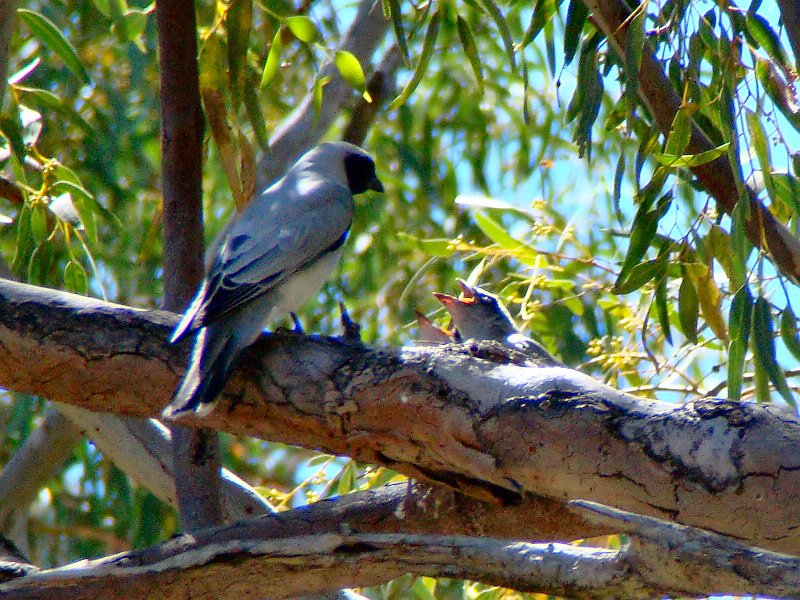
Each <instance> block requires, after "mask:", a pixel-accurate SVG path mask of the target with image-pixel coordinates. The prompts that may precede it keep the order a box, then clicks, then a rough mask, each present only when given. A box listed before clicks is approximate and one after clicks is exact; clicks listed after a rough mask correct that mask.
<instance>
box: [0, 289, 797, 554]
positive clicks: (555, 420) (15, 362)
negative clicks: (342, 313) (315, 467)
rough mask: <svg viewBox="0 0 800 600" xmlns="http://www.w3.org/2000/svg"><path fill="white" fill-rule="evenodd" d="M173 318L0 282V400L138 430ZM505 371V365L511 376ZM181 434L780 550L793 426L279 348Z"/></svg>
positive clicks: (273, 340) (560, 371) (555, 386)
mask: <svg viewBox="0 0 800 600" xmlns="http://www.w3.org/2000/svg"><path fill="white" fill-rule="evenodd" d="M175 319H176V317H175V316H174V315H170V314H169V313H164V312H159V311H137V310H135V309H130V308H126V307H119V306H114V305H111V304H107V303H103V302H99V301H96V300H90V299H87V298H82V297H79V296H73V295H70V294H65V293H61V292H54V291H50V290H44V289H41V288H35V287H32V286H25V285H21V284H15V283H11V282H3V283H2V284H0V385H2V386H4V387H7V388H10V389H16V390H19V391H26V392H29V393H36V394H41V395H44V396H45V397H48V398H51V399H53V400H57V401H60V402H65V403H70V404H75V405H79V406H83V407H85V408H89V409H91V410H95V411H108V412H116V413H121V414H128V415H134V416H155V415H157V414H158V413H159V412H160V410H161V408H162V407H163V405H165V404H166V403H167V401H168V398H169V395H170V392H171V390H172V388H173V386H174V385H175V382H176V381H177V378H178V377H179V376H180V371H181V365H182V363H183V361H184V360H185V353H186V351H187V350H188V348H185V347H178V348H174V347H171V346H169V345H168V344H166V341H165V340H166V336H167V335H168V332H169V330H170V328H171V326H172V324H173V323H174V321H175ZM515 361H516V363H520V364H516V363H515ZM185 422H186V423H191V424H194V425H202V426H204V427H209V428H213V429H218V430H223V431H228V432H231V433H234V434H238V435H251V436H256V437H261V438H264V439H269V440H274V441H280V442H284V443H290V444H295V445H300V446H305V447H308V448H315V449H319V450H323V451H326V452H329V453H333V454H346V455H349V456H352V457H354V458H356V459H357V460H361V461H364V462H370V463H375V464H382V465H386V466H389V467H392V468H394V469H397V470H398V471H401V472H403V473H406V474H408V475H411V476H413V477H416V478H420V479H423V480H427V481H430V482H434V483H439V484H444V485H446V486H449V487H451V488H454V489H456V490H459V491H460V492H462V493H464V494H467V495H470V496H473V497H475V498H479V499H485V500H489V501H491V502H495V503H499V504H501V505H504V506H506V507H511V506H514V505H515V504H517V503H519V502H521V501H522V499H523V498H524V497H525V496H526V494H537V495H541V496H546V497H550V498H554V499H576V498H584V499H588V500H593V501H596V502H600V503H602V504H607V505H611V506H615V507H618V508H621V509H623V510H629V511H632V512H636V513H640V514H645V515H652V516H657V517H661V518H666V519H670V520H674V521H677V522H679V523H683V524H687V525H694V526H698V527H703V528H706V529H709V530H711V531H715V532H718V533H722V534H725V535H730V536H732V537H734V538H737V539H739V540H742V541H744V542H746V543H749V544H754V545H758V546H762V547H765V548H769V549H772V550H776V551H782V552H798V550H799V549H800V539H799V537H798V536H799V535H800V534H798V527H797V526H798V521H800V515H798V514H797V512H796V510H795V509H794V506H795V505H796V502H797V490H798V489H800V487H799V486H798V478H799V477H800V476H798V469H799V468H800V422H798V420H797V419H796V418H795V417H794V416H792V415H789V414H786V413H783V412H781V411H780V410H779V409H777V408H774V407H765V406H759V405H752V404H738V403H733V402H727V401H724V400H716V399H707V400H702V401H696V402H691V403H688V404H686V405H680V406H677V405H673V404H666V403H660V402H653V401H649V400H644V399H638V398H635V397H633V396H630V395H625V394H622V393H620V392H618V391H616V390H614V389H612V388H609V387H607V386H605V385H603V384H601V383H599V382H597V381H595V380H593V379H591V378H590V377H588V376H586V375H583V374H581V373H578V372H576V371H572V370H570V369H566V368H552V367H550V368H541V367H531V366H527V365H526V364H524V359H521V357H520V356H517V355H515V354H514V353H513V352H509V351H506V350H505V349H503V348H501V347H499V346H497V345H496V344H491V343H490V344H472V345H466V346H444V347H426V348H402V349H396V350H395V349H384V350H376V349H372V348H368V347H365V346H361V345H352V344H345V343H342V342H340V341H338V340H336V339H334V338H317V337H313V338H309V337H305V336H301V335H297V334H293V333H289V332H278V333H276V334H273V335H269V336H264V337H263V338H262V339H261V340H260V341H259V342H257V343H256V344H255V345H254V346H253V348H251V349H250V351H249V352H248V353H247V355H246V357H245V359H244V361H243V363H242V365H241V367H240V368H239V370H238V371H237V374H236V376H235V377H234V378H233V379H232V381H231V382H230V384H229V385H228V387H227V388H226V390H225V393H224V394H223V396H222V397H221V400H220V402H219V406H218V407H217V409H216V410H215V411H213V412H212V413H211V414H210V415H208V416H207V417H206V418H204V419H202V422H201V421H199V420H197V419H196V418H195V417H189V418H188V419H185Z"/></svg>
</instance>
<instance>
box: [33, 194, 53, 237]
mask: <svg viewBox="0 0 800 600" xmlns="http://www.w3.org/2000/svg"><path fill="white" fill-rule="evenodd" d="M31 233H32V234H33V241H34V242H36V243H37V244H41V243H42V242H43V241H45V240H46V239H47V236H49V235H50V227H49V226H48V224H47V210H46V209H45V206H44V205H43V204H42V203H41V202H37V203H36V204H34V205H33V206H32V207H31Z"/></svg>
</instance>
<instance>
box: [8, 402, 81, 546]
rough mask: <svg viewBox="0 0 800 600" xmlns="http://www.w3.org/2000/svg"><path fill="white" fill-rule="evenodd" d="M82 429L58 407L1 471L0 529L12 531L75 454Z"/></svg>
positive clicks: (49, 413) (47, 415) (51, 411)
mask: <svg viewBox="0 0 800 600" xmlns="http://www.w3.org/2000/svg"><path fill="white" fill-rule="evenodd" d="M80 435H81V434H80V431H79V429H78V428H77V427H76V426H74V425H73V424H72V423H71V422H70V421H69V419H67V418H66V417H65V416H64V415H62V414H61V413H59V412H58V411H56V410H49V411H48V412H47V414H46V415H45V418H44V421H43V422H42V424H41V425H40V426H39V427H37V428H36V430H35V431H34V432H33V433H32V434H31V435H30V437H29V438H28V439H27V440H26V441H25V444H24V445H23V446H22V448H20V450H19V451H17V453H16V454H15V455H14V457H13V458H12V459H11V460H10V461H9V462H8V463H6V464H5V465H4V466H3V471H2V473H0V530H1V531H4V532H8V531H11V529H12V523H13V520H14V519H15V518H16V516H17V515H18V513H19V512H20V511H27V510H28V505H29V504H30V503H31V502H32V501H33V499H34V498H35V497H36V494H38V493H39V490H40V489H42V486H44V485H45V484H46V483H47V482H48V481H49V480H50V478H51V477H53V473H54V472H55V470H56V469H58V468H60V467H61V465H63V464H64V463H65V462H66V460H67V459H68V458H69V457H70V455H71V454H72V448H73V446H74V445H75V444H76V443H77V441H78V440H79V439H80Z"/></svg>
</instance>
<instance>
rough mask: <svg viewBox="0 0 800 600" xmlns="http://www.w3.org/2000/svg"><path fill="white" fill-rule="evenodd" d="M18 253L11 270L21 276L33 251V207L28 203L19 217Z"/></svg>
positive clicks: (15, 255) (24, 205)
mask: <svg viewBox="0 0 800 600" xmlns="http://www.w3.org/2000/svg"><path fill="white" fill-rule="evenodd" d="M16 221H17V244H16V249H17V251H16V252H15V254H14V262H13V263H12V264H11V269H12V270H13V271H14V272H15V273H19V274H21V273H22V272H23V269H24V267H25V265H27V263H28V259H29V258H30V254H31V252H32V251H33V236H32V235H31V207H30V204H28V203H27V202H26V203H25V204H23V206H22V210H20V211H19V215H17V219H16Z"/></svg>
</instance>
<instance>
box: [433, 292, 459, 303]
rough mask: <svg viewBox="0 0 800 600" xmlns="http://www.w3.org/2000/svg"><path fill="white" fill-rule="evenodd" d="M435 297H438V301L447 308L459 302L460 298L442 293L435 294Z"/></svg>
mask: <svg viewBox="0 0 800 600" xmlns="http://www.w3.org/2000/svg"><path fill="white" fill-rule="evenodd" d="M433 295H434V296H436V299H437V300H438V301H439V302H441V303H442V304H444V305H445V306H450V305H452V304H455V303H457V302H458V298H456V297H455V296H451V295H450V294H442V293H440V292H433Z"/></svg>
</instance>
